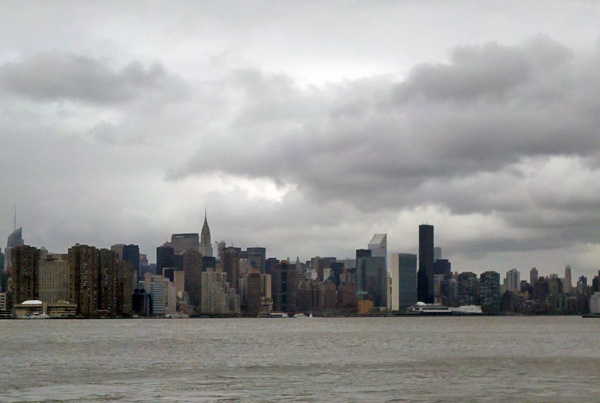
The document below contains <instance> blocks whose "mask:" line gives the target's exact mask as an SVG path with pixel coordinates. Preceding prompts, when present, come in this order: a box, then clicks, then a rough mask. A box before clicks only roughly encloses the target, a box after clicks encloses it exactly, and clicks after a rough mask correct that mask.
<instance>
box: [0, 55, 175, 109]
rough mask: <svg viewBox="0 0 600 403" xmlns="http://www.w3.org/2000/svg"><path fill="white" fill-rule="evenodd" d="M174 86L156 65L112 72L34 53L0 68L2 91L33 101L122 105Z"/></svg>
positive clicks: (82, 60)
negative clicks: (150, 92)
mask: <svg viewBox="0 0 600 403" xmlns="http://www.w3.org/2000/svg"><path fill="white" fill-rule="evenodd" d="M174 84H175V83H174V80H173V79H172V78H170V77H168V75H167V73H166V72H165V70H164V69H163V68H162V66H161V65H160V64H154V65H152V66H150V67H148V68H144V66H142V64H141V63H139V62H130V63H128V64H127V65H126V66H124V67H122V68H121V69H120V70H113V69H111V68H109V67H108V66H107V65H105V64H104V63H102V62H100V61H98V60H95V59H92V58H89V57H86V56H78V55H73V54H68V53H60V52H44V53H38V54H36V55H34V56H32V57H29V58H27V59H25V60H22V61H19V62H10V63H5V64H4V65H2V66H0V87H1V88H2V89H4V90H5V91H7V92H10V93H13V94H16V95H19V96H23V97H27V98H31V99H34V100H37V101H56V100H72V101H81V102H89V103H92V104H111V103H122V102H126V101H130V100H132V99H134V98H136V97H137V96H139V95H140V94H141V93H143V92H146V91H153V90H154V91H165V88H167V87H172V89H173V87H174ZM181 89H182V88H179V90H181ZM171 92H172V90H171Z"/></svg>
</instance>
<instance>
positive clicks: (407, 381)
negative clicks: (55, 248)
mask: <svg viewBox="0 0 600 403" xmlns="http://www.w3.org/2000/svg"><path fill="white" fill-rule="evenodd" d="M599 392H600V320H598V319H582V318H580V317H479V318H472V317H458V318H445V317H435V318H411V317H409V318H407V317H398V318H352V319H350V318H332V319H327V318H312V319H308V318H302V319H296V318H294V319H189V320H71V321H68V320H67V321H59V320H45V321H43V320H42V321H15V320H13V321H6V320H5V321H0V401H1V402H17V401H129V402H137V401H189V402H196V401H272V402H279V401H294V402H295V401H313V402H314V401H328V402H330V401H344V402H346V401H354V402H364V401H411V402H412V401H426V402H446V401H488V402H497V401H531V402H552V401H556V402H559V401H560V402H564V401H573V402H576V401H577V402H581V401H600V393H599Z"/></svg>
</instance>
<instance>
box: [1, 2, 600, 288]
mask: <svg viewBox="0 0 600 403" xmlns="http://www.w3.org/2000/svg"><path fill="white" fill-rule="evenodd" d="M598 21H600V5H599V3H598V2H591V1H582V2H577V1H569V2H566V1H546V0H544V1H541V0H540V1H518V2H517V1H515V2H510V1H498V2H495V1H485V2H482V1H462V2H449V1H422V0H418V1H345V2H337V1H327V2H325V1H323V2H318V1H285V2H272V1H262V2H261V1H248V2H246V1H212V2H200V1H193V2H183V1H179V2H173V1H165V2H143V3H141V2H126V1H114V2H110V1H108V2H106V1H103V2H75V1H71V2H67V1H65V2H60V1H53V2H47V1H40V2H34V1H28V2H21V1H3V2H1V3H0V138H1V140H2V143H1V146H0V172H1V177H0V212H1V214H0V233H4V234H5V237H7V236H8V235H9V233H10V232H11V231H12V229H13V209H14V205H15V204H16V205H17V206H18V207H17V208H18V217H17V221H18V222H17V225H18V226H23V237H24V239H25V242H26V243H27V244H30V245H35V246H38V247H41V246H46V247H47V248H48V249H49V250H51V251H55V252H66V250H67V249H68V248H69V247H70V246H72V245H73V244H75V243H76V242H78V243H86V244H90V245H94V246H98V247H108V246H110V245H112V244H115V243H136V244H139V245H140V249H141V252H142V253H147V254H148V255H149V258H150V260H151V261H154V259H155V252H156V247H157V246H159V245H162V243H164V242H165V241H167V240H169V238H170V234H171V233H178V232H200V230H201V227H202V222H203V219H204V207H205V206H206V207H207V209H208V220H209V224H210V228H211V233H212V237H213V241H219V240H225V241H226V242H227V244H231V243H233V244H234V245H235V246H240V247H243V248H245V247H248V246H256V245H260V246H265V247H266V248H267V253H268V255H269V256H277V257H279V258H286V257H288V256H289V257H291V258H293V259H295V258H296V256H299V257H300V258H301V259H302V260H306V259H309V258H310V257H312V256H317V255H320V256H337V257H338V258H346V257H352V256H354V250H355V249H357V248H364V247H366V246H367V244H368V242H369V241H370V239H371V237H372V235H373V234H374V233H387V234H388V252H390V253H391V252H408V253H417V249H418V225H419V224H422V223H428V224H432V225H434V226H435V243H436V246H441V247H442V248H443V255H444V257H445V258H449V259H450V260H451V261H452V267H453V270H457V271H474V272H476V273H481V272H482V271H485V270H496V271H498V272H500V273H501V275H502V276H504V273H505V272H506V271H507V270H509V269H511V268H517V269H519V270H520V271H521V272H522V274H521V276H522V278H528V272H529V269H531V267H534V266H535V267H537V268H538V270H539V271H540V273H541V274H550V273H560V274H561V275H562V274H563V273H564V266H565V265H566V264H570V265H571V266H572V267H573V275H574V276H579V275H582V274H585V275H588V276H589V275H593V274H594V273H597V270H598V269H599V268H600V24H598ZM3 249H4V248H3Z"/></svg>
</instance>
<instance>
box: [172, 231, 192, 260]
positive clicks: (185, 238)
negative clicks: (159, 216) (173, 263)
mask: <svg viewBox="0 0 600 403" xmlns="http://www.w3.org/2000/svg"><path fill="white" fill-rule="evenodd" d="M169 246H171V247H173V249H174V250H175V254H176V255H183V252H185V251H186V250H188V249H192V250H200V240H199V238H198V234H197V233H186V234H173V235H171V242H170V243H169Z"/></svg>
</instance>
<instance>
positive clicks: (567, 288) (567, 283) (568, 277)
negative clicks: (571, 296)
mask: <svg viewBox="0 0 600 403" xmlns="http://www.w3.org/2000/svg"><path fill="white" fill-rule="evenodd" d="M563 289H564V292H565V293H567V294H568V293H570V292H571V291H573V283H572V280H571V266H569V265H567V266H566V267H565V283H564V284H563Z"/></svg>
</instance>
